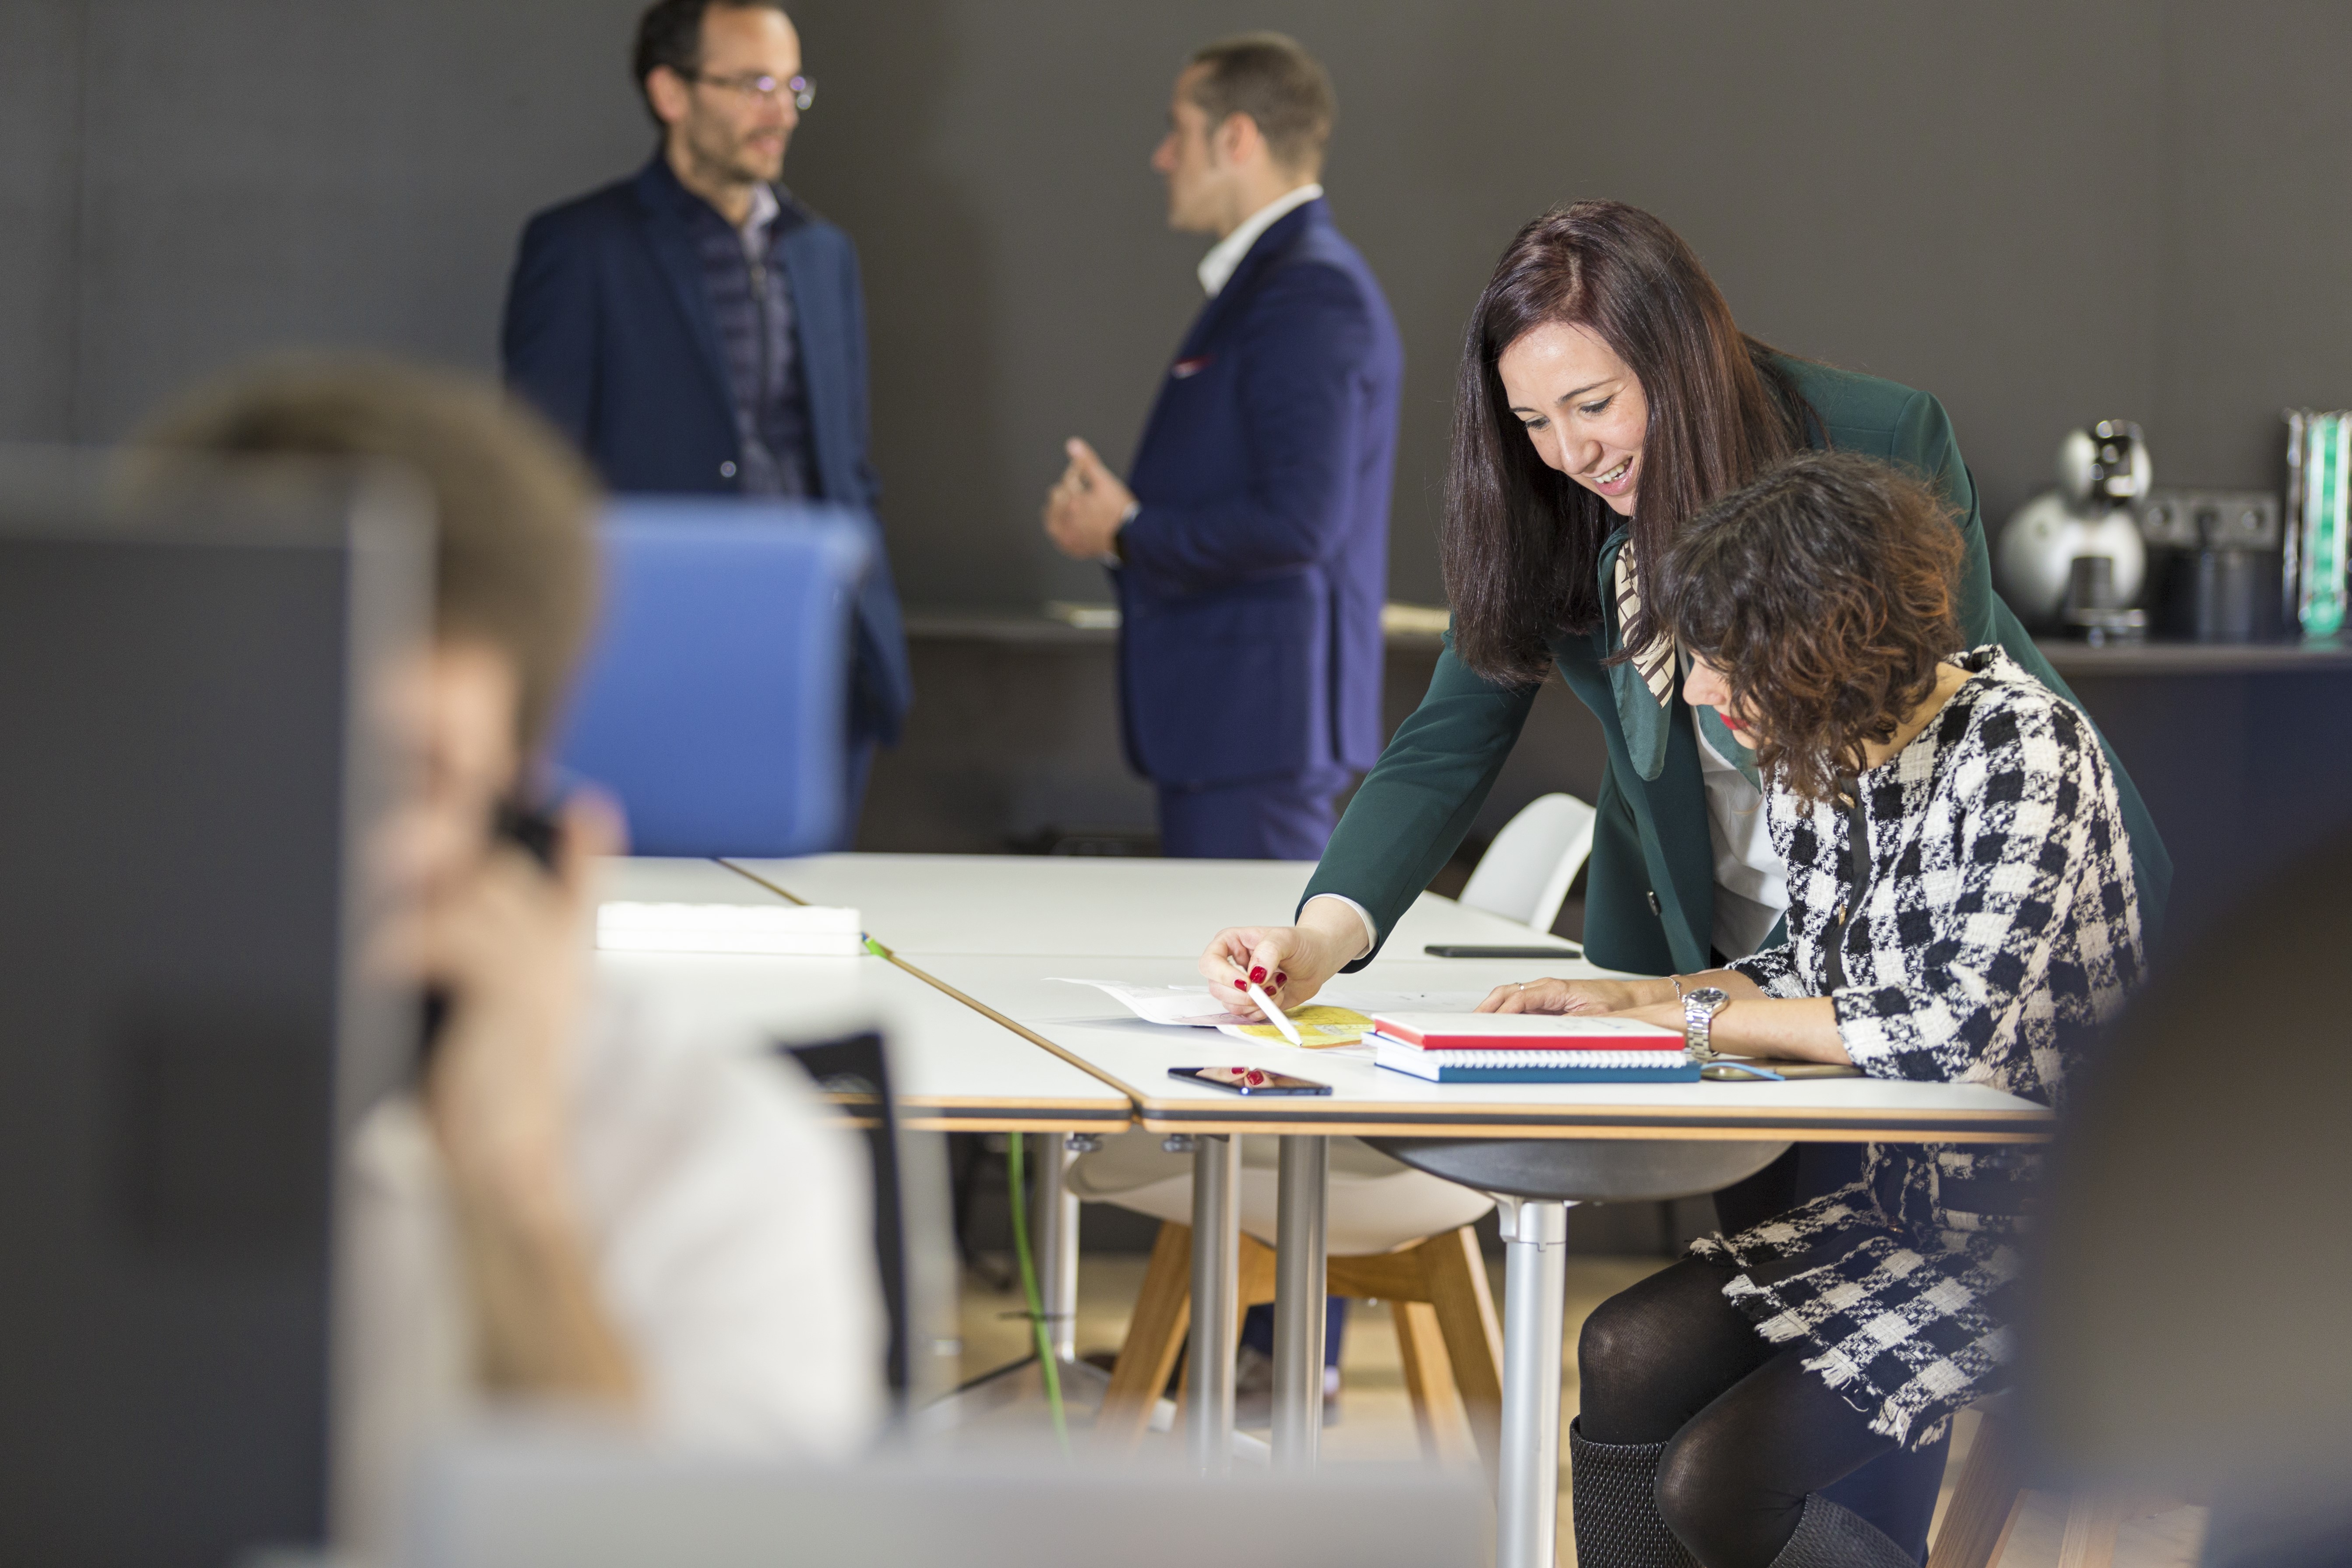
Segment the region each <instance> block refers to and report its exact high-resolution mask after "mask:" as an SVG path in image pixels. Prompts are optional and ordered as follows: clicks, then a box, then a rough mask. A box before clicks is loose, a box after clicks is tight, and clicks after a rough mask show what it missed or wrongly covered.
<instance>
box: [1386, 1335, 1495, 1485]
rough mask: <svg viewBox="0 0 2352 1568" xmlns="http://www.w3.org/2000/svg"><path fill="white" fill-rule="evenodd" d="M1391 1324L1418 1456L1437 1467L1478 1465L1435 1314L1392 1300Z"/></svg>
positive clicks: (1468, 1426) (1474, 1446) (1474, 1447)
mask: <svg viewBox="0 0 2352 1568" xmlns="http://www.w3.org/2000/svg"><path fill="white" fill-rule="evenodd" d="M1389 1321H1391V1323H1393V1324H1395V1325H1396V1337H1397V1355H1398V1358H1399V1359H1400V1360H1401V1361H1402V1362H1403V1363H1404V1388H1405V1393H1406V1394H1409V1395H1411V1396H1412V1424H1413V1426H1414V1427H1415V1429H1416V1430H1418V1431H1419V1432H1420V1434H1421V1451H1422V1452H1423V1454H1424V1455H1425V1456H1427V1457H1428V1458H1430V1459H1431V1460H1432V1461H1433V1462H1435V1463H1437V1464H1441V1465H1447V1466H1455V1465H1461V1466H1468V1465H1475V1464H1476V1463H1477V1462H1478V1447H1477V1444H1476V1443H1475V1441H1474V1440H1473V1439H1472V1437H1471V1436H1470V1422H1469V1418H1468V1417H1467V1415H1465V1413H1464V1411H1463V1408H1462V1401H1461V1400H1460V1399H1459V1398H1458V1397H1457V1396H1456V1395H1455V1394H1454V1369H1453V1365H1452V1363H1451V1360H1450V1358H1449V1357H1448V1356H1447V1355H1446V1353H1445V1335H1444V1331H1443V1330H1442V1329H1441V1328H1440V1327H1439V1326H1438V1321H1437V1309H1436V1308H1434V1307H1433V1306H1431V1305H1430V1304H1429V1303H1428V1302H1426V1301H1391V1302H1390V1303H1389Z"/></svg>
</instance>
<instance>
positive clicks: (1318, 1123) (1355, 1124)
mask: <svg viewBox="0 0 2352 1568" xmlns="http://www.w3.org/2000/svg"><path fill="white" fill-rule="evenodd" d="M921 967H922V969H923V970H924V972H925V973H929V974H930V975H932V976H933V977H934V978H936V979H939V980H941V981H944V982H946V983H947V984H950V985H951V986H953V987H955V988H956V989H957V990H958V991H960V992H962V993H964V994H967V995H969V996H971V997H972V998H974V999H975V1000H976V1001H979V1002H982V1003H984V1004H985V1005H989V1006H990V1007H992V1008H994V1009H995V1010H996V1011H998V1012H1000V1013H1002V1014H1003V1015H1004V1016H1006V1017H1007V1018H1009V1019H1010V1020H1012V1021H1013V1023H1015V1024H1017V1025H1019V1026H1021V1027H1023V1028H1024V1029H1026V1030H1028V1031H1031V1032H1033V1033H1034V1034H1036V1035H1037V1036H1039V1037H1042V1038H1044V1039H1045V1040H1047V1041H1050V1042H1051V1043H1052V1044H1053V1045H1054V1046H1055V1047H1057V1048H1059V1049H1060V1050H1062V1051H1064V1052H1066V1054H1067V1055H1068V1056H1069V1057H1071V1058H1074V1059H1076V1060H1078V1061H1082V1062H1084V1063H1086V1064H1087V1065H1088V1066H1090V1067H1092V1068H1096V1069H1097V1071H1100V1072H1102V1073H1104V1074H1106V1075H1108V1077H1110V1078H1113V1079H1117V1080H1118V1082H1119V1083H1121V1084H1123V1085H1124V1086H1125V1087H1126V1088H1127V1089H1128V1091H1129V1093H1130V1094H1131V1095H1133V1097H1134V1099H1135V1102H1136V1105H1137V1107H1138V1109H1139V1112H1140V1115H1141V1121H1142V1122H1143V1125H1144V1126H1145V1127H1146V1128H1147V1129H1150V1130H1151V1131H1164V1132H1232V1131H1243V1132H1282V1131H1290V1132H1331V1133H1339V1132H1345V1133H1353V1134H1358V1135H1367V1134H1369V1135H1383V1134H1385V1135H1392V1136H1412V1135H1416V1134H1420V1135H1427V1136H1440V1135H1444V1136H1454V1137H1509V1138H1672V1139H1690V1138H1732V1139H1748V1138H1769V1139H1789V1140H1795V1141H1820V1142H1858V1141H1864V1140H1871V1141H1882V1142H1917V1141H1932V1142H2035V1141H2039V1140H2041V1139H2042V1138H2044V1137H2046V1136H2047V1135H2048V1131H2049V1127H2050V1121H2051V1117H2050V1112H2049V1111H2048V1110H2046V1109H2045V1108H2043V1107H2042V1106H2039V1105H2036V1104H2034V1103H2033V1102H2032V1101H2031V1100H2021V1099H2020V1098H2018V1097H2016V1096H2014V1095H2010V1094H2004V1093H2002V1092H2001V1091H2000V1090H1999V1089H1990V1088H1986V1087H1984V1086H1982V1085H1977V1084H1948V1083H1898V1082H1891V1081H1888V1080H1886V1079H1868V1078H1846V1079H1792V1080H1790V1081H1789V1082H1786V1083H1713V1082H1706V1083H1687V1084H1678V1083H1659V1084H1631V1083H1628V1084H1591V1085H1578V1084H1477V1085H1465V1084H1434V1083H1429V1082H1425V1081H1423V1080H1422V1079H1416V1078H1412V1077H1411V1076H1409V1075H1407V1074H1404V1073H1398V1072H1391V1071H1389V1070H1387V1069H1386V1068H1380V1067H1376V1066H1375V1065H1373V1063H1372V1062H1370V1060H1368V1059H1365V1058H1361V1057H1351V1056H1347V1055H1341V1054H1336V1053H1334V1052H1331V1051H1303V1050H1299V1049H1297V1048H1296V1047H1290V1046H1287V1045H1285V1044H1283V1043H1282V1042H1280V1041H1266V1042H1263V1043H1261V1042H1258V1041H1255V1040H1249V1039H1236V1038H1234V1037H1231V1036H1227V1035H1223V1034H1219V1033H1216V1032H1215V1031H1213V1030H1209V1029H1179V1028H1170V1027H1165V1026H1159V1025H1154V1024H1146V1023H1144V1022H1143V1021H1141V1020H1140V1019H1138V1018H1135V1017H1133V1016H1129V1015H1127V1014H1125V1013H1124V1012H1123V1011H1122V1009H1121V1008H1120V1007H1119V1005H1118V1003H1116V1002H1114V1001H1112V1000H1111V999H1110V998H1109V997H1108V996H1106V995H1104V994H1102V993H1101V992H1099V991H1096V990H1093V989H1091V988H1089V987H1087V986H1081V985H1070V984H1063V983H1061V982H1060V981H1058V980H1055V979H1051V978H1048V976H1051V975H1071V976H1076V977H1078V978H1082V979H1089V980H1115V981H1124V982H1127V983H1129V984H1155V985H1172V984H1184V983H1187V982H1189V981H1195V980H1197V979H1198V976H1197V975H1196V974H1195V973H1193V970H1192V964H1191V963H1190V962H1188V961H1182V960H1174V959H1121V958H1103V957H1099V956H1096V957H1086V958H1076V959H1074V960H1070V961H1066V962H1063V963H1053V961H1050V960H1049V961H1046V962H1045V963H1041V962H1040V961H1039V960H1038V959H1036V958H1034V957H1030V956H1003V955H995V956H983V955H961V956H960V955H952V954H950V955H940V956H932V957H926V958H924V959H923V960H922V961H921ZM1535 973H1555V974H1566V975H1575V974H1578V973H1584V974H1594V973H1601V972H1600V971H1596V970H1593V969H1591V968H1590V967H1588V966H1585V965H1581V964H1541V965H1536V964H1528V963H1496V962H1491V961H1480V960H1426V959H1421V960H1382V961H1381V962H1379V963H1374V964H1372V965H1371V966H1370V968H1368V969H1365V970H1364V971H1362V972H1361V973H1359V974H1355V975H1342V976H1340V977H1339V979H1338V980H1336V981H1334V982H1333V983H1332V987H1331V989H1332V992H1333V999H1334V1000H1345V999H1346V998H1347V996H1348V994H1349V993H1350V992H1353V993H1355V994H1357V995H1358V996H1359V997H1367V996H1372V995H1378V994H1398V993H1412V994H1431V993H1436V994H1438V995H1437V996H1436V997H1435V998H1433V1000H1431V1001H1429V1002H1425V1003H1423V1004H1422V1005H1423V1006H1424V1007H1428V1008H1430V1009H1432V1010H1443V1009H1444V1007H1446V1006H1448V1005H1460V1006H1464V1007H1465V1008H1466V1007H1467V1006H1468V1005H1472V1001H1474V1000H1475V997H1476V996H1477V995H1480V994H1484V993H1485V992H1486V989H1487V988H1488V987H1490V986H1492V985H1496V984H1506V983H1507V982H1510V981H1514V980H1524V979H1528V978H1530V977H1531V976H1532V975H1533V974H1535ZM1449 994H1450V995H1449ZM1465 998H1467V999H1469V1000H1465ZM1202 1005H1203V1006H1204V1007H1206V1006H1207V1005H1210V1004H1209V1000H1208V992H1207V989H1206V986H1205V984H1203V986H1202ZM1242 1065H1247V1066H1252V1067H1265V1068H1276V1069H1277V1070H1279V1071H1284V1072H1289V1073H1294V1074H1297V1076H1299V1077H1301V1078H1309V1079H1316V1080H1318V1081H1319V1082H1324V1083H1328V1084H1329V1085H1330V1086H1331V1089H1332V1093H1331V1095H1330V1096H1329V1097H1328V1099H1327V1098H1324V1097H1320V1096H1317V1097H1314V1098H1307V1097H1297V1098H1278V1099H1258V1098H1249V1099H1244V1098H1243V1097H1241V1096H1238V1095H1234V1094H1228V1093H1226V1092H1224V1091H1223V1090H1220V1089H1209V1088H1206V1087H1203V1086H1202V1085H1198V1084H1194V1083H1189V1082H1186V1081H1184V1080H1182V1079H1171V1078H1170V1077H1169V1076H1168V1069H1169V1068H1175V1067H1228V1066H1242Z"/></svg>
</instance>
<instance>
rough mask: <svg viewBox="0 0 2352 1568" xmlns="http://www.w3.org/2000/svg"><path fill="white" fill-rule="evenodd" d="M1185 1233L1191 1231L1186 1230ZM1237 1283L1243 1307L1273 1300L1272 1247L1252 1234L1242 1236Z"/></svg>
mask: <svg viewBox="0 0 2352 1568" xmlns="http://www.w3.org/2000/svg"><path fill="white" fill-rule="evenodd" d="M1185 1234H1186V1235H1188V1236H1189V1235H1191V1234H1192V1233H1191V1232H1190V1231H1189V1230H1188V1231H1187V1232H1186V1233H1185ZM1239 1284H1240V1287H1241V1298H1242V1300H1241V1304H1242V1306H1243V1307H1244V1308H1249V1307H1255V1306H1259V1305H1261V1304H1263V1303H1265V1302H1267V1301H1271V1300H1274V1248H1272V1247H1268V1246H1267V1245H1266V1244H1265V1243H1264V1242H1263V1241H1260V1240H1259V1239H1258V1238H1257V1237H1254V1236H1244V1237H1242V1257H1241V1274H1240V1280H1239Z"/></svg>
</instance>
